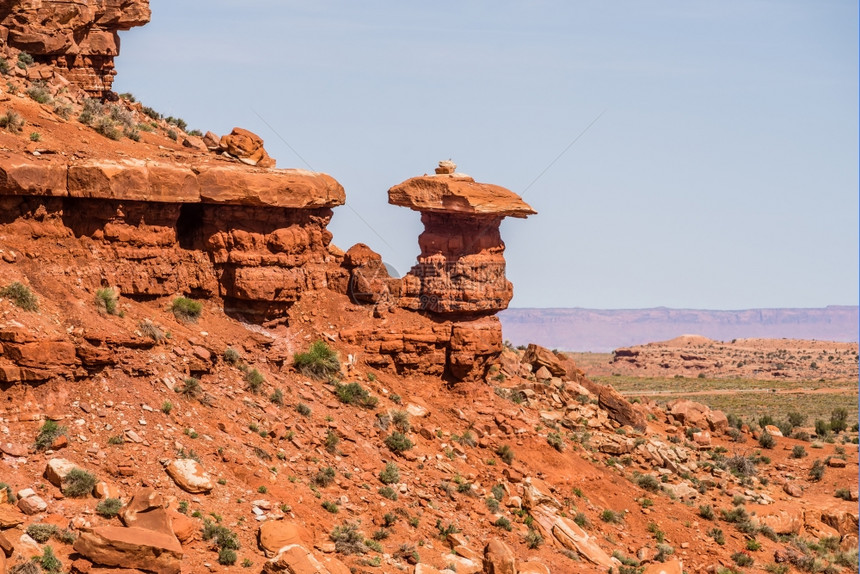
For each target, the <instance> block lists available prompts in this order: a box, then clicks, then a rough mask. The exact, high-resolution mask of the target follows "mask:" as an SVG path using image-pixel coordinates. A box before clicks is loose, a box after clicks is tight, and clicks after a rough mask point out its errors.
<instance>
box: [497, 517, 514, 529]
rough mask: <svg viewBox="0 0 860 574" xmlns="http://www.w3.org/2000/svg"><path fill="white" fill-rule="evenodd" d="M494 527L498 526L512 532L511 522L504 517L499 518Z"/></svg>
mask: <svg viewBox="0 0 860 574" xmlns="http://www.w3.org/2000/svg"><path fill="white" fill-rule="evenodd" d="M493 526H497V527H498V528H501V529H503V530H507V531H508V532H510V531H511V530H512V527H511V521H510V520H508V519H507V518H505V517H504V516H500V517H499V518H497V519H496V521H495V522H493Z"/></svg>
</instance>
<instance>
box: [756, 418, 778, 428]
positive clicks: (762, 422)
mask: <svg viewBox="0 0 860 574" xmlns="http://www.w3.org/2000/svg"><path fill="white" fill-rule="evenodd" d="M768 425H771V426H776V420H775V419H774V418H773V417H772V416H770V415H763V416H761V417H760V418H759V419H758V426H760V427H761V428H764V427H766V426H768Z"/></svg>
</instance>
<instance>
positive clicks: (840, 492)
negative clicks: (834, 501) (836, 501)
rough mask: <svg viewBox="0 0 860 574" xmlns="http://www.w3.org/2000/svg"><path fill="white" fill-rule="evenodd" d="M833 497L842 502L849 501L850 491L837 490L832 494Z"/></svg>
mask: <svg viewBox="0 0 860 574" xmlns="http://www.w3.org/2000/svg"><path fill="white" fill-rule="evenodd" d="M833 496H835V497H836V498H841V499H842V500H851V491H850V490H848V489H847V488H837V489H836V492H834V493H833Z"/></svg>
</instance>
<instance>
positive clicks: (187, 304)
mask: <svg viewBox="0 0 860 574" xmlns="http://www.w3.org/2000/svg"><path fill="white" fill-rule="evenodd" d="M170 310H171V311H172V312H173V316H174V317H176V318H177V319H179V320H180V321H182V322H184V323H193V322H195V321H197V319H198V318H199V317H200V313H201V311H203V305H202V304H201V303H200V302H199V301H195V300H194V299H189V298H188V297H177V298H176V299H174V300H173V303H171V305H170Z"/></svg>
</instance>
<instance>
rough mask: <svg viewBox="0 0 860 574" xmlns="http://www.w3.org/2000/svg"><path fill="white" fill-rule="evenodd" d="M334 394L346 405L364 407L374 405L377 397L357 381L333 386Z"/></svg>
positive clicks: (372, 406) (370, 407) (373, 406)
mask: <svg viewBox="0 0 860 574" xmlns="http://www.w3.org/2000/svg"><path fill="white" fill-rule="evenodd" d="M335 395H337V398H338V400H340V402H342V403H345V404H347V405H358V406H360V407H364V408H366V409H373V408H375V407H376V405H377V403H378V402H379V399H377V398H376V397H374V396H373V395H371V394H370V392H368V390H367V389H365V388H364V387H362V386H361V385H360V384H359V383H347V384H346V385H341V384H337V385H336V386H335ZM407 422H408V420H407Z"/></svg>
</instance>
